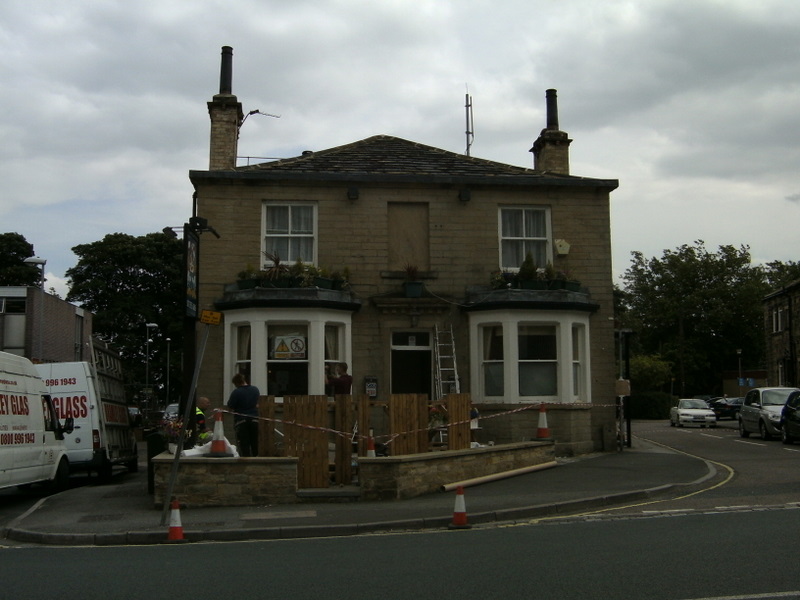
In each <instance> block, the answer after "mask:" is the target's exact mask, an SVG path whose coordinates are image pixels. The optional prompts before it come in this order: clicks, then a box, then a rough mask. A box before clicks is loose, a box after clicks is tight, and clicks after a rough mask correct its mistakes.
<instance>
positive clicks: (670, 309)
mask: <svg viewBox="0 0 800 600" xmlns="http://www.w3.org/2000/svg"><path fill="white" fill-rule="evenodd" d="M632 255H633V259H632V261H631V262H632V265H631V267H630V268H629V269H628V270H627V271H626V272H625V274H624V276H623V281H624V282H625V289H624V290H623V293H622V294H621V295H619V296H618V297H617V298H616V300H617V301H618V305H619V306H620V308H622V309H623V315H624V319H625V321H626V322H627V323H626V325H628V326H631V327H632V328H633V329H634V330H635V331H636V333H637V335H636V336H634V337H635V338H636V344H637V353H643V354H651V355H658V356H660V357H661V358H662V359H663V360H665V361H668V362H670V363H672V364H673V365H674V368H675V373H674V375H675V377H676V384H677V387H676V390H675V393H679V394H680V395H681V396H684V397H685V396H687V395H689V396H691V395H694V394H699V393H712V392H714V391H720V390H719V387H720V382H721V376H722V371H724V370H732V369H735V368H736V367H737V355H736V350H737V349H738V348H742V349H744V353H743V356H745V357H747V361H748V365H746V367H749V366H750V365H752V366H753V367H758V366H761V363H762V361H763V356H764V319H763V306H762V298H763V297H764V295H765V294H766V293H768V291H769V285H768V284H767V282H766V280H765V277H764V270H763V269H762V268H761V267H758V266H753V265H751V261H750V253H749V249H748V248H747V247H746V246H741V247H739V248H735V247H733V246H720V247H719V249H718V251H717V252H716V253H712V252H709V251H707V250H706V248H705V246H704V242H703V241H702V240H699V241H697V242H695V244H694V245H691V246H690V245H683V246H681V247H679V248H677V249H676V250H665V251H664V254H663V256H662V257H661V258H651V259H646V258H645V257H644V256H643V255H642V253H641V252H634V253H632Z"/></svg>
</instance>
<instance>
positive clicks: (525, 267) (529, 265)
mask: <svg viewBox="0 0 800 600" xmlns="http://www.w3.org/2000/svg"><path fill="white" fill-rule="evenodd" d="M519 279H520V280H522V281H533V280H534V279H536V265H535V264H534V263H533V255H532V254H531V253H530V252H528V253H527V254H526V255H525V260H523V261H522V264H520V266H519Z"/></svg>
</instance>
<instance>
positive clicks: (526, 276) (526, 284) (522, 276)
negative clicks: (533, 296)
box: [518, 252, 547, 290]
mask: <svg viewBox="0 0 800 600" xmlns="http://www.w3.org/2000/svg"><path fill="white" fill-rule="evenodd" d="M518 277H519V287H521V288H522V289H526V290H540V289H546V287H547V286H545V285H543V284H542V281H541V278H540V277H539V269H537V268H536V265H535V264H534V262H533V255H532V254H531V253H530V252H528V253H527V254H526V255H525V260H523V261H522V264H521V265H520V266H519V273H518Z"/></svg>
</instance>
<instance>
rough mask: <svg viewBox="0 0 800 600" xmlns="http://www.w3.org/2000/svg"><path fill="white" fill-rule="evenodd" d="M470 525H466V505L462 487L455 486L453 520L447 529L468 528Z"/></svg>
mask: <svg viewBox="0 0 800 600" xmlns="http://www.w3.org/2000/svg"><path fill="white" fill-rule="evenodd" d="M471 527H472V525H467V506H466V504H465V502H464V488H463V486H458V487H457V488H456V506H455V508H454V509H453V522H452V523H450V525H449V526H448V528H449V529H470V528H471Z"/></svg>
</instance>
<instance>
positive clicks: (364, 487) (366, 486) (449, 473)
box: [152, 441, 555, 508]
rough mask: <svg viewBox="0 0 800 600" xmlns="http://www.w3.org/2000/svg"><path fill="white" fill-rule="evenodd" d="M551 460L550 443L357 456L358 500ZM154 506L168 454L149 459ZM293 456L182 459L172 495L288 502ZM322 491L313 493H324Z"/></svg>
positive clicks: (293, 485)
mask: <svg viewBox="0 0 800 600" xmlns="http://www.w3.org/2000/svg"><path fill="white" fill-rule="evenodd" d="M554 459H555V446H554V444H553V442H552V441H536V442H518V443H516V444H503V445H498V446H483V447H481V448H471V449H469V450H444V451H441V452H426V453H424V454H408V455H405V456H389V457H380V458H365V457H359V459H358V483H359V488H360V493H361V495H360V499H361V500H397V499H403V498H413V497H415V496H421V495H423V494H429V493H431V492H435V491H437V490H438V489H439V488H440V487H441V486H442V485H445V484H449V483H454V482H456V481H463V480H466V479H472V478H475V477H483V476H485V475H494V474H495V473H502V472H504V471H512V470H514V469H521V468H523V467H532V466H535V465H540V464H543V463H546V462H550V461H553V460H554ZM152 460H153V470H154V491H155V498H154V502H155V506H156V507H157V508H159V507H162V506H163V504H162V502H163V501H164V496H165V494H166V489H167V483H168V481H169V476H170V473H171V472H172V463H173V456H172V455H171V454H166V453H164V454H159V455H158V456H156V457H154V458H153V459H152ZM297 466H298V459H297V458H207V457H200V456H190V457H182V458H181V459H180V464H179V467H178V478H177V481H176V483H175V487H174V490H173V493H174V495H175V496H176V497H177V498H178V499H179V500H180V501H181V503H182V504H185V505H186V506H255V505H263V504H293V503H296V502H300V501H301V500H300V499H299V498H298V496H297ZM322 492H324V491H323V490H321V493H320V494H319V495H318V496H319V497H320V498H321V497H323V496H324V493H322Z"/></svg>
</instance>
